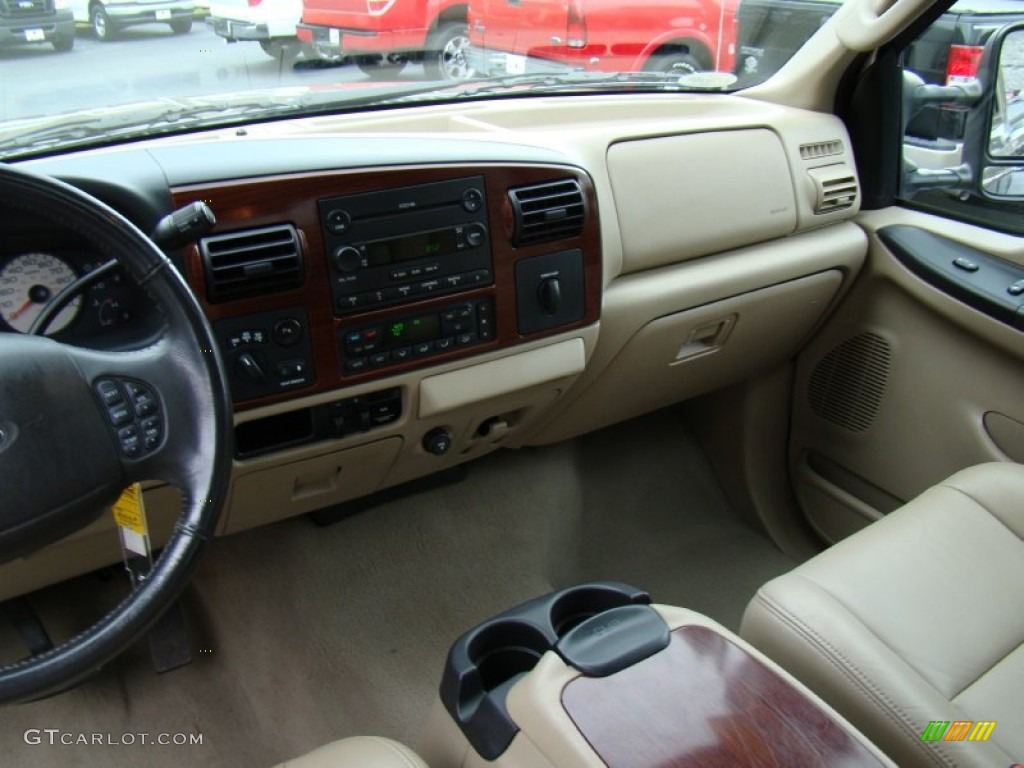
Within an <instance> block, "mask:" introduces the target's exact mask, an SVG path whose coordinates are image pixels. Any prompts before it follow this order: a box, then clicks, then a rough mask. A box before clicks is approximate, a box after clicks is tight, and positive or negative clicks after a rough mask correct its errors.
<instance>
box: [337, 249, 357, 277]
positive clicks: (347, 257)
mask: <svg viewBox="0 0 1024 768" xmlns="http://www.w3.org/2000/svg"><path fill="white" fill-rule="evenodd" d="M333 258H334V266H335V267H337V269H338V271H339V272H344V273H345V274H349V275H350V274H352V273H353V272H358V271H359V267H361V266H362V265H363V254H361V253H360V252H359V249H358V248H353V247H352V246H351V245H343V246H341V247H340V248H338V249H337V250H336V251H335V252H334V257H333Z"/></svg>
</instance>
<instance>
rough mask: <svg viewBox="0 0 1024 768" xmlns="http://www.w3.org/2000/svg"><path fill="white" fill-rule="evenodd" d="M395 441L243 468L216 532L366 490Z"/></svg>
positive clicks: (394, 450) (378, 478)
mask: <svg viewBox="0 0 1024 768" xmlns="http://www.w3.org/2000/svg"><path fill="white" fill-rule="evenodd" d="M401 447H402V438H400V437H388V438H385V439H383V440H377V441H375V442H372V443H367V444H365V445H360V446H356V447H354V448H346V449H345V450H341V451H334V452H333V453H327V454H323V455H321V456H316V457H313V458H309V459H304V460H302V461H296V462H293V463H291V464H285V465H283V466H279V467H272V468H269V469H264V470H257V471H254V472H250V473H247V474H243V475H241V476H239V477H238V478H237V479H236V480H235V482H234V484H233V485H232V488H231V496H230V501H229V503H228V507H227V513H226V520H225V523H224V530H223V531H221V533H235V532H237V531H241V530H245V529H246V528H252V527H254V526H257V525H263V524H264V523H269V522H273V521H274V520H278V519H280V518H283V517H288V516H291V515H299V514H302V513H304V512H310V511H312V510H314V509H320V508H321V507H327V506H330V505H332V504H338V503H339V502H342V501H348V500H349V499H354V498H356V497H357V496H364V495H366V494H368V493H372V492H373V491H375V490H377V488H378V487H379V486H380V484H381V483H382V482H383V480H384V478H385V476H386V475H387V473H388V471H389V470H390V469H391V465H392V464H393V463H394V461H395V458H396V457H397V456H398V452H399V450H401Z"/></svg>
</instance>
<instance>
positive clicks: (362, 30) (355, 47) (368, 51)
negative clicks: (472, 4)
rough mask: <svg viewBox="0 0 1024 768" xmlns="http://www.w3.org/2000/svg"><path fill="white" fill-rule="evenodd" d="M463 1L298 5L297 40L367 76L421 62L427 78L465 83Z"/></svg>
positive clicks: (309, 0) (307, 0) (315, 0)
mask: <svg viewBox="0 0 1024 768" xmlns="http://www.w3.org/2000/svg"><path fill="white" fill-rule="evenodd" d="M466 13H467V9H466V2H465V0H461V2H460V0H303V3H302V21H301V23H300V24H299V25H298V27H297V28H296V34H297V36H298V38H299V40H300V41H302V42H304V43H307V44H308V45H311V46H312V47H313V48H314V49H315V50H316V52H317V53H318V54H319V55H320V56H321V57H323V58H328V59H329V58H340V57H342V56H347V57H350V58H351V59H352V60H353V61H355V63H356V64H357V65H358V66H359V67H360V68H361V69H362V70H363V71H364V72H366V73H367V74H368V75H370V76H371V77H390V76H393V75H394V74H396V73H397V72H398V71H399V70H400V69H401V68H402V67H404V66H405V64H406V63H407V62H409V61H422V62H423V67H424V69H425V71H426V74H427V77H429V78H432V79H436V80H453V81H457V80H464V79H466V78H467V77H469V76H470V75H471V74H472V71H471V70H470V69H469V67H468V65H467V63H466V57H465V51H466V48H467V47H468V45H469V37H468V33H467V22H466Z"/></svg>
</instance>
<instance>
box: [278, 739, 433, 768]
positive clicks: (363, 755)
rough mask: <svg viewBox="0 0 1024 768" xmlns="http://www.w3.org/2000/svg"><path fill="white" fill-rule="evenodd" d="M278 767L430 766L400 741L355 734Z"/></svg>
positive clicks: (411, 767) (378, 767)
mask: <svg viewBox="0 0 1024 768" xmlns="http://www.w3.org/2000/svg"><path fill="white" fill-rule="evenodd" d="M277 768H427V764H426V763H425V762H423V760H422V759H421V758H420V756H419V755H417V754H416V753H415V752H413V751H412V750H411V749H409V748H408V747H406V746H405V745H404V744H399V743H398V742H397V741H392V740H391V739H384V738H381V737H379V736H352V737H350V738H347V739H341V740H339V741H334V742H331V743H330V744H325V745H324V746H322V747H318V748H317V749H314V750H313V751H312V752H309V753H308V754H305V755H303V756H302V757H297V758H295V759H294V760H289V761H287V762H285V763H281V765H279V766H277Z"/></svg>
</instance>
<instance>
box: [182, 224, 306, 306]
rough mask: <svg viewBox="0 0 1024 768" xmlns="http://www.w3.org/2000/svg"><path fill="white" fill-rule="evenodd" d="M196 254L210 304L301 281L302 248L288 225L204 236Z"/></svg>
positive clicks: (272, 289)
mask: <svg viewBox="0 0 1024 768" xmlns="http://www.w3.org/2000/svg"><path fill="white" fill-rule="evenodd" d="M199 253H200V254H201V255H202V257H203V267H204V269H205V270H206V294H207V298H208V299H209V301H210V302H211V303H214V304H216V303H219V302H222V301H230V300H232V299H239V298H242V297H245V296H257V295H261V294H264V293H273V292H275V291H284V290H287V289H289V288H297V287H298V286H300V285H301V284H302V248H301V246H300V245H299V235H298V233H297V232H296V231H295V227H293V226H292V225H290V224H281V225H278V226H273V227H261V228H260V229H248V230H244V231H241V232H230V233H228V234H224V235H211V236H209V237H204V238H202V239H201V240H200V241H199Z"/></svg>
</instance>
